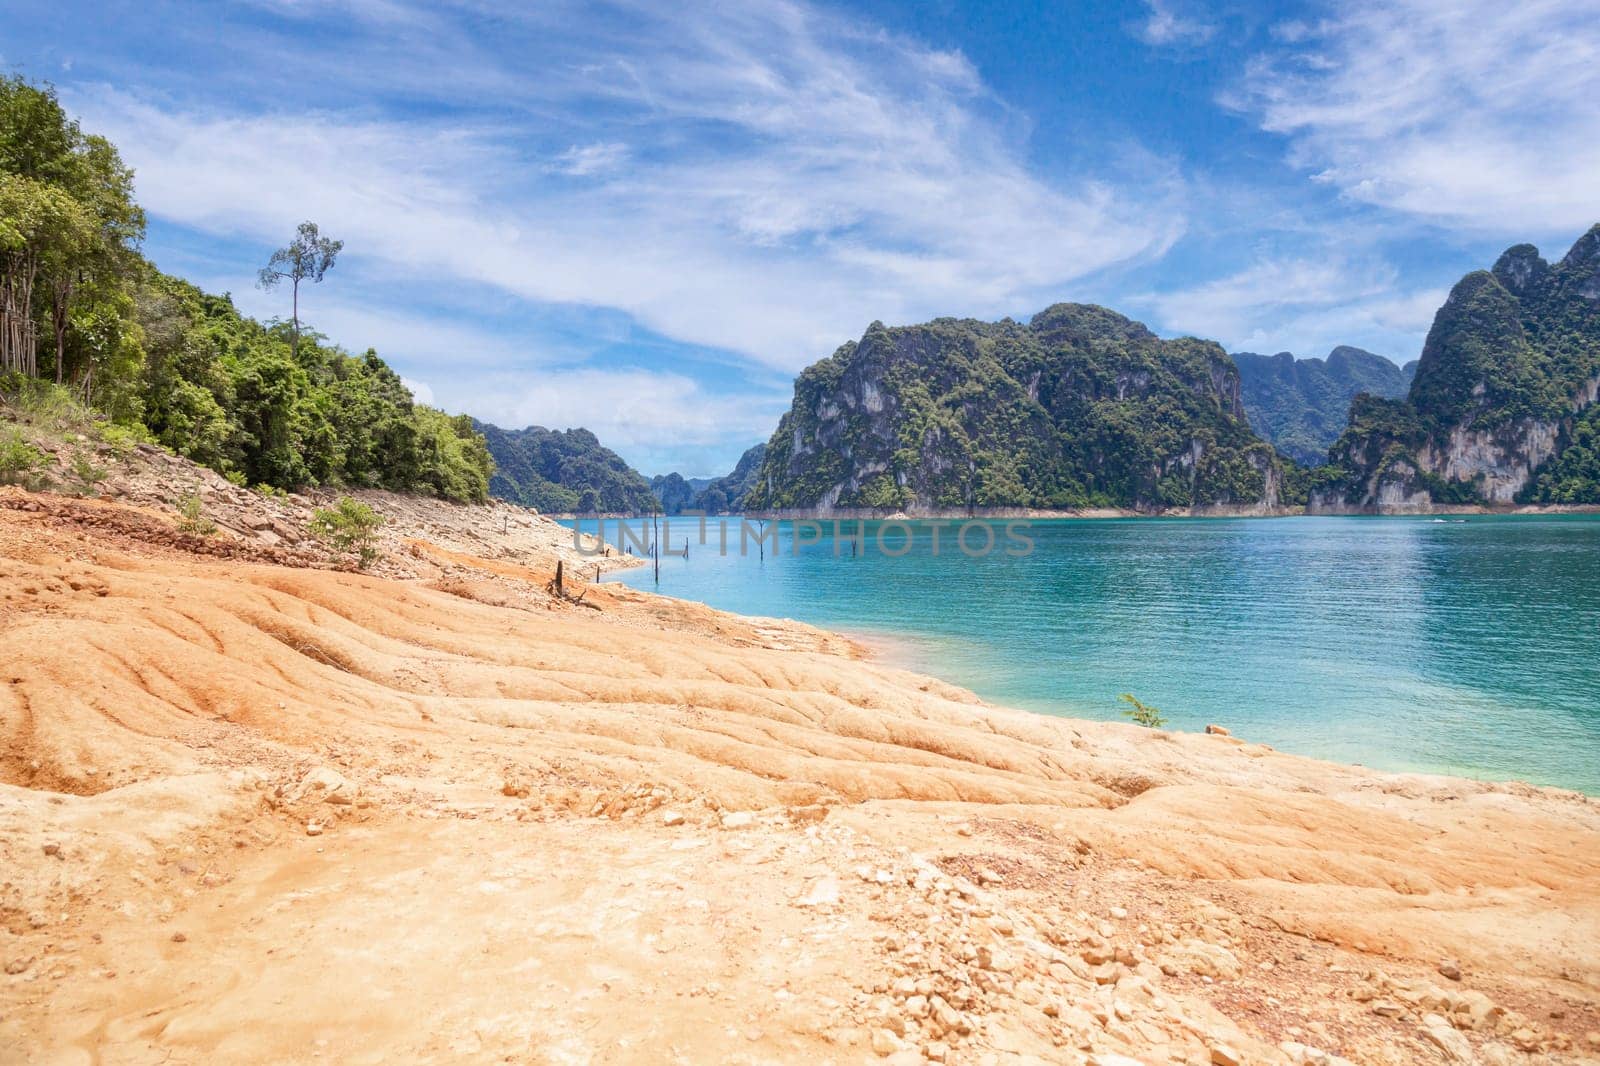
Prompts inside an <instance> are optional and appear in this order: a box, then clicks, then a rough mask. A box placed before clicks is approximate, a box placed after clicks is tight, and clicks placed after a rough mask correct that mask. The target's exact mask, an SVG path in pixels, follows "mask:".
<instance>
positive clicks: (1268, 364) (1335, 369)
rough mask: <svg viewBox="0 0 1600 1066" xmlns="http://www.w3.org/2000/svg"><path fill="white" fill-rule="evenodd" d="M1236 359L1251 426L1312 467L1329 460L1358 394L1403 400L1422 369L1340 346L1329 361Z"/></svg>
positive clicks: (1248, 355) (1281, 356)
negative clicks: (1417, 370)
mask: <svg viewBox="0 0 1600 1066" xmlns="http://www.w3.org/2000/svg"><path fill="white" fill-rule="evenodd" d="M1233 361H1234V364H1235V365H1237V366H1238V368H1239V380H1240V383H1241V385H1242V390H1241V395H1242V397H1243V399H1244V410H1245V414H1246V415H1248V416H1249V418H1250V428H1251V429H1253V430H1255V431H1256V432H1257V433H1258V434H1260V435H1261V436H1262V437H1264V438H1266V439H1267V440H1268V441H1270V442H1271V443H1272V445H1273V447H1275V448H1277V449H1278V450H1279V451H1280V452H1282V453H1283V454H1284V455H1287V456H1288V457H1289V458H1291V459H1293V460H1294V461H1295V462H1297V463H1307V464H1311V465H1316V464H1318V463H1324V462H1326V461H1327V458H1328V449H1329V448H1330V447H1331V446H1332V445H1333V442H1334V441H1336V440H1338V439H1339V434H1340V433H1343V432H1344V427H1345V421H1346V419H1348V418H1349V415H1350V402H1351V401H1352V400H1354V399H1355V398H1356V396H1358V395H1359V394H1361V393H1363V392H1365V393H1368V394H1370V395H1372V396H1381V397H1384V398H1386V399H1393V398H1395V397H1399V396H1404V395H1405V394H1406V390H1407V389H1408V388H1410V387H1411V377H1412V375H1413V374H1415V373H1416V369H1417V364H1416V363H1415V362H1412V363H1407V364H1406V365H1405V366H1403V367H1401V366H1396V365H1395V364H1394V363H1393V362H1391V361H1390V360H1388V359H1385V358H1384V357H1383V356H1381V355H1374V354H1372V353H1371V352H1368V351H1364V350H1363V349H1360V348H1352V347H1349V346H1348V345H1340V346H1339V347H1337V348H1335V349H1334V350H1333V351H1331V352H1329V353H1328V357H1327V358H1326V359H1296V358H1295V357H1294V356H1293V355H1291V354H1290V353H1289V352H1279V353H1278V354H1277V355H1257V354H1256V353H1254V352H1235V353H1233Z"/></svg>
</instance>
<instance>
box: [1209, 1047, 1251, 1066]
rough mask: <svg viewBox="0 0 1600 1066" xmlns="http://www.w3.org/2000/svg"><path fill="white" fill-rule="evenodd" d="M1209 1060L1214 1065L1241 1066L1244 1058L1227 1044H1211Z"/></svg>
mask: <svg viewBox="0 0 1600 1066" xmlns="http://www.w3.org/2000/svg"><path fill="white" fill-rule="evenodd" d="M1211 1061H1212V1063H1214V1064H1215V1066H1243V1064H1244V1059H1242V1058H1240V1057H1239V1053H1238V1052H1237V1051H1235V1050H1233V1048H1231V1047H1229V1046H1228V1045H1227V1044H1212V1045H1211Z"/></svg>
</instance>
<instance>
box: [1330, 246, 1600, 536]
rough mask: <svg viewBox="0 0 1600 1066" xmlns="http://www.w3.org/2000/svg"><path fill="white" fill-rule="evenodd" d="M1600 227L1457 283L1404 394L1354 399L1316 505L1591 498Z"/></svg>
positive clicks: (1599, 339)
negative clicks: (1555, 254) (1551, 258)
mask: <svg viewBox="0 0 1600 1066" xmlns="http://www.w3.org/2000/svg"><path fill="white" fill-rule="evenodd" d="M1597 387H1600V225H1596V226H1595V227H1593V228H1592V229H1590V230H1589V232H1588V233H1587V234H1585V235H1584V236H1583V237H1582V238H1580V239H1579V240H1578V242H1577V243H1576V244H1574V245H1573V247H1572V249H1571V251H1569V252H1568V253H1567V255H1566V256H1565V257H1564V258H1562V259H1561V260H1560V261H1559V262H1557V263H1555V264H1550V263H1547V262H1546V261H1545V260H1544V259H1543V258H1542V257H1541V256H1540V255H1539V251H1538V249H1537V248H1534V247H1533V246H1532V245H1529V244H1520V245H1517V246H1515V247H1513V248H1510V249H1508V250H1507V251H1506V252H1505V254H1504V255H1502V256H1501V257H1500V259H1499V260H1498V261H1497V262H1496V263H1495V265H1494V268H1493V269H1492V270H1478V271H1474V272H1473V273H1471V274H1468V275H1467V276H1466V277H1464V278H1462V279H1461V281H1459V282H1458V283H1457V284H1456V286H1455V288H1454V289H1452V290H1451V292H1450V296H1449V298H1448V299H1447V300H1446V301H1445V304H1444V306H1443V307H1441V308H1440V309H1439V312H1438V314H1437V315H1436V316H1435V318H1434V322H1433V328H1432V329H1431V330H1430V331H1429V333H1428V339H1427V342H1426V344H1425V345H1424V346H1423V349H1422V359H1421V361H1420V362H1419V364H1418V367H1417V373H1416V378H1415V380H1414V381H1413V382H1412V385H1411V390H1410V393H1409V394H1408V396H1407V397H1406V399H1404V400H1396V401H1380V400H1376V399H1373V398H1370V397H1364V398H1359V399H1358V400H1357V402H1356V403H1355V404H1353V405H1352V407H1351V412H1350V425H1349V427H1348V428H1347V429H1346V430H1345V432H1344V434H1342V435H1341V436H1340V438H1339V440H1338V441H1336V442H1335V444H1334V446H1333V448H1332V450H1331V452H1330V454H1329V463H1330V467H1331V471H1330V475H1329V478H1328V483H1327V492H1326V494H1325V497H1324V500H1323V502H1324V503H1343V504H1345V505H1359V506H1367V507H1370V506H1375V505H1379V504H1381V503H1382V502H1383V501H1385V500H1386V499H1405V500H1410V501H1418V502H1433V503H1497V504H1506V503H1511V502H1517V503H1600V459H1597V456H1596V448H1595V434H1596V429H1597V423H1600V419H1597V416H1596V415H1595V409H1594V403H1595V398H1596V391H1597Z"/></svg>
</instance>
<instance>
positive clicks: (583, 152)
mask: <svg viewBox="0 0 1600 1066" xmlns="http://www.w3.org/2000/svg"><path fill="white" fill-rule="evenodd" d="M627 158H628V146H627V145H625V144H617V143H615V142H610V143H606V142H601V143H596V144H575V145H573V146H572V147H571V148H568V149H567V150H566V151H565V152H562V153H561V155H559V156H558V157H556V161H555V162H554V163H552V164H551V165H550V169H551V170H553V171H555V172H557V173H559V174H566V175H569V176H571V177H587V176H589V175H590V174H601V173H604V172H605V171H608V170H615V169H617V168H618V167H620V166H621V165H622V164H623V162H624V161H625V160H627Z"/></svg>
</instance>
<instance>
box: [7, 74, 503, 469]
mask: <svg viewBox="0 0 1600 1066" xmlns="http://www.w3.org/2000/svg"><path fill="white" fill-rule="evenodd" d="M133 177H134V175H133V172H132V170H130V169H129V168H128V167H127V166H126V164H124V163H123V161H122V159H121V157H120V155H119V154H118V152H117V149H116V147H115V146H114V145H112V144H111V143H110V142H109V141H107V140H105V139H104V138H103V137H98V136H95V135H93V134H89V133H85V132H84V131H83V130H81V129H80V128H79V126H78V124H77V123H76V122H75V121H73V120H72V119H71V118H70V117H69V116H68V115H67V114H66V112H65V111H64V110H63V109H62V107H61V104H60V102H59V100H58V99H57V98H56V95H55V93H54V92H53V91H52V90H51V89H50V88H49V87H47V86H37V85H33V84H30V83H28V82H26V81H24V80H22V79H20V78H15V77H12V78H0V374H3V375H4V379H3V381H0V388H4V389H5V390H6V391H9V392H13V393H14V392H16V391H17V390H19V389H22V388H25V387H36V386H35V385H34V384H33V383H31V382H29V380H28V379H44V380H45V381H48V382H54V383H58V384H59V385H60V386H61V387H62V388H64V389H71V390H72V392H73V393H74V394H75V395H76V396H77V397H78V398H80V399H81V400H82V401H83V402H84V403H86V404H90V405H92V406H93V407H95V408H96V409H98V410H99V411H100V412H102V413H103V414H104V416H105V418H106V419H107V420H108V422H109V424H112V425H115V426H119V427H121V428H122V429H123V430H125V431H127V432H130V433H132V434H133V435H135V436H136V437H141V438H144V439H147V440H150V441H152V442H154V443H158V444H161V445H163V446H165V447H167V448H170V449H171V450H172V451H174V452H176V453H178V454H180V455H184V456H187V457H189V458H191V459H193V460H195V461H196V462H199V463H203V464H205V465H207V466H210V467H212V468H213V469H215V470H218V471H220V472H221V473H223V474H225V475H227V476H228V477H229V478H231V479H233V480H235V481H237V482H239V483H241V484H243V483H248V484H259V485H268V486H273V487H277V488H294V487H299V486H305V485H320V484H328V485H349V486H375V487H382V488H388V489H394V490H396V491H407V492H424V493H430V494H434V495H438V496H441V497H444V498H446V499H452V500H482V499H484V498H486V496H487V494H488V485H489V475H490V473H491V471H492V469H493V464H492V461H491V460H490V457H489V452H488V449H487V447H486V445H485V443H484V441H483V438H482V436H481V435H480V434H478V433H477V432H475V431H474V430H473V428H472V425H471V422H470V420H469V419H467V418H466V417H465V416H455V417H452V416H450V415H447V414H445V413H444V412H442V411H437V410H434V409H432V408H429V407H424V406H421V405H419V404H417V403H415V402H414V401H413V399H412V396H411V393H410V391H409V390H408V389H407V388H406V387H405V385H404V384H403V383H402V382H401V380H400V378H399V376H398V375H397V374H396V373H395V372H394V371H393V370H392V369H391V368H390V367H389V366H388V365H387V364H385V363H384V361H383V360H382V359H380V358H379V357H378V355H377V353H376V352H374V351H372V350H370V349H369V350H368V351H366V352H365V353H364V354H362V355H352V354H350V353H349V352H347V351H345V350H343V349H341V348H339V347H337V346H334V345H332V344H330V343H328V341H327V340H326V339H325V338H323V337H321V336H319V335H317V334H316V333H315V332H314V331H310V330H307V329H305V328H304V327H303V325H300V324H299V323H298V314H297V315H296V321H295V322H293V323H268V324H263V323H260V322H256V321H254V320H253V319H250V318H247V317H245V316H244V315H242V314H240V313H239V311H238V309H237V308H235V307H234V305H233V302H232V300H231V299H229V297H227V296H225V295H224V296H212V295H208V294H206V293H203V292H201V291H200V290H199V289H197V288H195V287H194V286H193V285H190V284H189V283H188V282H185V281H182V280H180V279H178V278H174V277H171V276H169V275H166V274H163V273H162V272H161V271H159V270H157V269H156V268H155V267H154V266H153V265H152V264H151V263H150V262H148V261H147V260H146V259H145V258H144V257H143V256H142V255H141V254H140V251H139V243H140V241H141V239H142V238H143V235H144V228H145V217H144V212H143V211H142V210H141V209H140V208H139V206H138V204H137V203H136V202H135V201H134V198H133ZM302 229H304V227H302ZM296 312H298V308H296Z"/></svg>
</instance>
